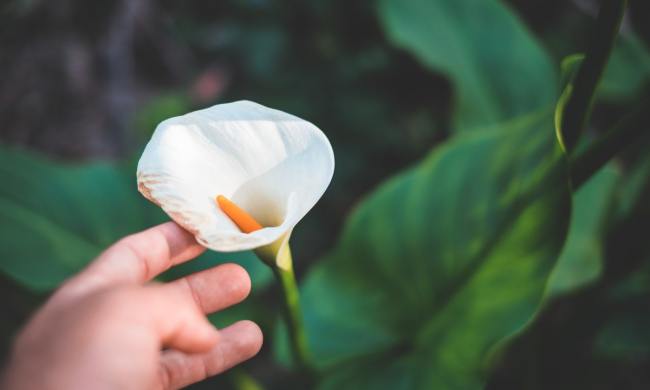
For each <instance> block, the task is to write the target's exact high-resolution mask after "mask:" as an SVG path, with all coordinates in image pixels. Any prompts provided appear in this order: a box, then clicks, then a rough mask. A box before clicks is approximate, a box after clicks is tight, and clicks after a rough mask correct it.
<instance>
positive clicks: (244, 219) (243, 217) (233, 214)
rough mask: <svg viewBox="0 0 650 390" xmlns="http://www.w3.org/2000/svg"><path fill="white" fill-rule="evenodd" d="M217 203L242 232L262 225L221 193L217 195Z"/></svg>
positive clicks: (250, 230)
mask: <svg viewBox="0 0 650 390" xmlns="http://www.w3.org/2000/svg"><path fill="white" fill-rule="evenodd" d="M217 204H218V205H219V208H220V209H221V211H223V212H224V213H225V214H226V215H227V216H228V217H229V218H230V219H231V220H232V221H233V222H234V223H235V225H237V227H239V230H241V231H242V233H252V232H254V231H256V230H260V229H261V228H262V225H260V223H259V222H257V221H256V220H255V218H253V217H252V216H251V215H250V214H248V213H247V212H246V211H244V210H243V209H242V208H241V207H239V206H237V205H236V204H234V203H233V202H231V201H230V199H228V198H226V197H225V196H223V195H217Z"/></svg>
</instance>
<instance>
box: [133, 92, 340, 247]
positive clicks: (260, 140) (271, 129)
mask: <svg viewBox="0 0 650 390" xmlns="http://www.w3.org/2000/svg"><path fill="white" fill-rule="evenodd" d="M333 173H334V154H333V152H332V147H331V145H330V143H329V141H328V139H327V137H326V136H325V135H324V134H323V132H322V131H321V130H320V129H318V128H317V127H316V126H314V125H313V124H312V123H310V122H307V121H305V120H303V119H300V118H298V117H295V116H293V115H290V114H287V113H284V112H282V111H278V110H274V109H271V108H268V107H265V106H262V105H260V104H257V103H253V102H249V101H238V102H234V103H228V104H219V105H216V106H213V107H210V108H207V109H203V110H199V111H194V112H191V113H189V114H186V115H182V116H179V117H174V118H170V119H167V120H165V121H163V122H162V123H160V125H158V127H157V128H156V130H155V132H154V134H153V136H152V138H151V140H150V141H149V143H148V144H147V146H146V148H145V150H144V152H143V154H142V157H141V158H140V161H139V163H138V172H137V176H138V189H139V190H140V192H141V193H142V194H143V195H144V196H145V197H147V198H148V199H149V200H151V201H152V202H154V203H156V204H158V205H159V206H160V207H162V208H163V210H164V211H165V212H166V213H167V214H168V215H169V216H170V217H171V218H172V219H173V220H174V221H176V222H177V223H178V224H179V225H181V226H183V227H184V228H185V229H187V230H188V231H190V232H192V233H193V234H194V235H195V236H196V239H197V241H198V242H199V243H201V244H203V245H204V246H206V247H208V248H210V249H213V250H216V251H223V252H231V251H241V250H248V249H255V248H260V247H264V246H269V245H270V244H273V245H272V246H274V247H276V248H279V247H280V246H286V245H283V244H284V243H286V242H287V240H288V238H289V236H290V234H291V231H292V229H293V227H294V226H295V225H296V224H297V223H298V222H299V221H300V220H301V219H302V218H303V217H304V216H305V214H307V212H308V211H309V210H310V209H311V208H312V207H313V206H314V205H315V204H316V202H317V201H318V199H320V197H321V196H322V195H323V193H324V192H325V189H326V188H327V187H328V185H329V183H330V181H331V179H332V175H333ZM219 195H222V196H225V197H226V198H228V199H230V200H232V202H233V203H234V204H236V205H238V206H239V207H241V208H242V209H243V210H246V211H247V212H248V213H250V215H251V216H252V217H253V218H254V219H255V220H256V221H258V222H259V223H260V224H261V225H262V227H263V228H262V229H260V230H256V231H252V232H251V233H243V232H242V231H241V230H240V228H239V227H238V226H237V225H236V224H235V223H234V222H233V220H232V219H231V218H230V217H229V216H228V215H226V214H225V213H224V211H222V209H221V208H220V207H219V205H218V204H217V202H216V197H217V196H219ZM276 252H277V249H276ZM276 254H277V253H276Z"/></svg>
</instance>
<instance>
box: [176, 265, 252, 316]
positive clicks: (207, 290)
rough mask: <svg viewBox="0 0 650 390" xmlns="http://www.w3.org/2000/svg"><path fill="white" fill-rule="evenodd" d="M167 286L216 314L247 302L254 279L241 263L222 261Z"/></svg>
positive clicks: (203, 309)
mask: <svg viewBox="0 0 650 390" xmlns="http://www.w3.org/2000/svg"><path fill="white" fill-rule="evenodd" d="M164 288H167V289H170V290H175V291H177V293H178V294H184V295H186V296H187V297H188V299H192V300H194V302H195V303H196V305H197V306H198V307H199V309H200V310H201V311H202V312H203V313H214V312H215V311H218V310H221V309H225V308H227V307H229V306H232V305H234V304H237V303H239V302H241V301H243V300H244V299H245V298H246V297H247V296H248V294H249V293H250V291H251V279H250V277H249V276H248V272H246V270H245V269H244V268H242V267H241V266H239V265H237V264H222V265H219V266H217V267H214V268H210V269H207V270H205V271H201V272H197V273H195V274H192V275H189V276H186V277H184V278H181V279H178V280H175V281H173V282H171V283H168V284H167V285H166V286H165V287H164Z"/></svg>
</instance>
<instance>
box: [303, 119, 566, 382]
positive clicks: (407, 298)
mask: <svg viewBox="0 0 650 390" xmlns="http://www.w3.org/2000/svg"><path fill="white" fill-rule="evenodd" d="M569 213H570V193H569V189H568V179H567V177H566V165H565V161H564V158H563V156H562V154H561V152H560V151H559V147H558V145H557V144H556V141H555V140H554V137H553V123H552V118H551V115H550V113H544V114H543V115H541V114H540V115H534V116H528V117H525V118H522V119H520V120H516V121H514V122H511V123H509V124H507V125H503V126H496V128H493V129H486V130H485V131H482V132H477V133H472V134H469V135H467V136H463V137H459V138H456V139H454V140H452V141H451V142H449V143H447V144H445V145H444V146H442V147H441V148H439V149H437V150H435V151H434V152H432V154H431V155H430V156H429V157H428V158H427V159H426V160H425V161H424V162H422V163H421V164H420V165H418V166H416V167H415V168H413V169H411V170H409V171H407V172H405V173H403V174H401V175H399V176H397V177H395V178H393V179H392V180H390V181H388V182H387V183H385V184H383V185H382V186H381V187H380V188H379V189H378V190H377V191H376V192H374V193H373V194H372V195H371V196H370V197H369V198H368V199H366V200H365V201H364V202H362V203H361V204H360V205H359V207H358V208H357V210H356V211H355V212H354V213H353V215H352V216H351V217H350V219H349V221H348V223H347V225H346V227H345V229H344V232H343V236H342V238H341V240H340V242H339V244H338V245H337V246H336V248H335V249H334V251H333V252H332V253H331V254H330V255H328V256H327V257H326V258H325V259H324V260H323V261H322V262H321V263H320V264H319V265H317V266H316V267H315V269H313V271H312V272H311V273H310V274H309V276H308V278H307V280H306V282H305V283H304V285H303V287H304V289H303V307H304V312H305V321H306V326H307V328H308V333H309V335H310V344H311V347H312V349H313V352H314V355H315V359H314V360H315V362H316V364H318V365H319V367H320V368H321V369H322V370H324V372H326V373H327V374H326V375H325V380H324V382H323V384H322V387H323V388H336V387H338V388H373V389H374V388H390V389H398V388H423V389H424V388H426V389H444V388H476V387H479V386H480V384H481V374H482V369H483V368H484V364H485V363H486V358H487V356H488V355H489V353H490V351H491V349H492V348H494V347H495V345H496V344H497V343H498V342H499V341H500V340H503V339H504V338H505V337H507V336H509V335H511V334H513V333H514V332H516V331H517V330H519V329H521V328H522V327H523V326H524V325H525V324H526V322H527V321H529V320H530V318H531V316H532V315H533V314H534V313H535V311H536V310H537V307H538V304H539V302H540V300H541V298H542V295H543V292H544V287H545V284H546V282H547V278H548V276H549V274H550V272H551V270H552V269H553V266H554V264H555V261H556V259H557V257H558V255H559V253H560V249H561V247H562V244H563V242H564V239H565V236H566V233H567V224H568V217H569Z"/></svg>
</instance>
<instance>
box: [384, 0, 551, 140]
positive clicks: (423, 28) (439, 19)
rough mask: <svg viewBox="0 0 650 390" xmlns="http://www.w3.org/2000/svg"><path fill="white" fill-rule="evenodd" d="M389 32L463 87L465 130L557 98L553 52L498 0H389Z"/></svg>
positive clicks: (459, 98) (458, 89) (459, 101)
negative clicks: (541, 43)
mask: <svg viewBox="0 0 650 390" xmlns="http://www.w3.org/2000/svg"><path fill="white" fill-rule="evenodd" d="M379 16H380V19H381V22H382V24H383V27H384V30H385V31H386V34H387V35H388V38H389V39H390V40H391V41H392V42H393V43H394V44H395V45H397V46H399V47H402V48H404V49H406V50H408V51H410V52H411V53H412V54H414V55H415V56H416V57H417V58H418V59H419V60H420V61H421V62H422V63H423V64H425V65H426V66H428V67H430V68H431V69H432V70H434V71H437V72H440V73H443V74H445V75H446V76H447V77H449V79H450V80H451V82H452V84H453V85H454V87H455V94H456V108H455V112H454V122H455V123H454V125H455V128H456V129H457V130H459V131H465V130H470V129H473V128H476V127H480V126H484V125H488V124H494V123H499V122H501V121H503V120H507V119H511V118H513V117H515V116H519V115H523V114H527V113H529V112H531V111H534V110H536V109H539V108H542V107H546V106H547V105H549V104H552V103H554V102H555V99H556V98H557V79H556V74H555V70H554V67H553V65H552V64H551V61H550V58H549V57H548V55H547V53H546V52H545V51H544V49H543V48H542V47H541V45H540V44H539V43H538V42H537V41H536V40H535V38H534V37H533V36H532V35H531V34H530V32H529V31H528V30H527V29H526V27H525V26H524V25H523V24H522V23H521V22H520V21H519V19H518V18H517V17H516V16H515V15H514V14H513V13H512V12H511V11H510V10H509V9H508V8H507V7H506V6H505V5H504V4H502V3H501V2H500V1H497V0H409V1H405V0H381V1H380V3H379Z"/></svg>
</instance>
